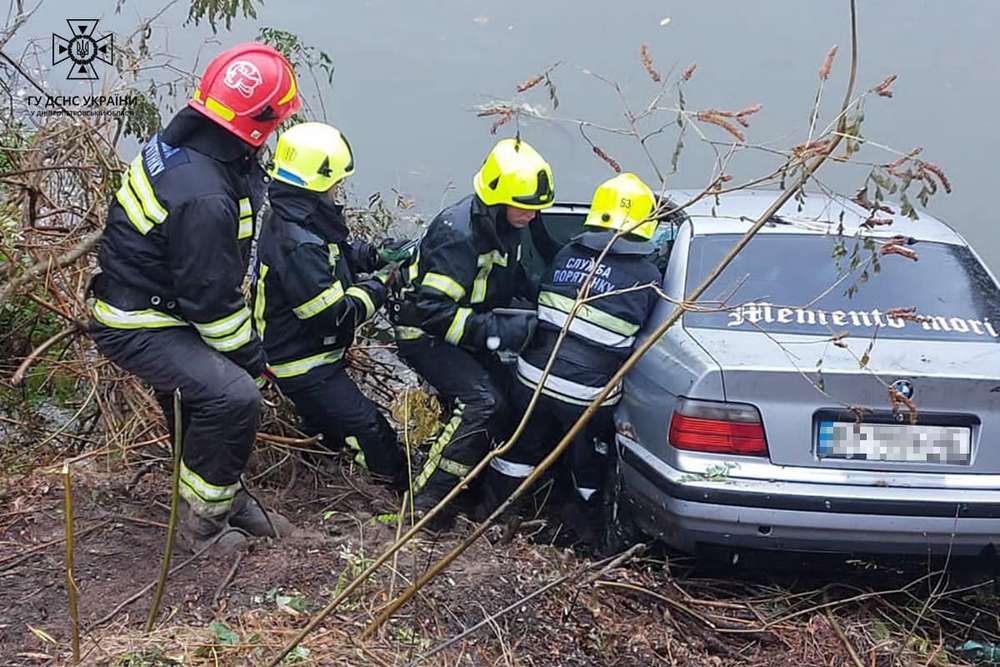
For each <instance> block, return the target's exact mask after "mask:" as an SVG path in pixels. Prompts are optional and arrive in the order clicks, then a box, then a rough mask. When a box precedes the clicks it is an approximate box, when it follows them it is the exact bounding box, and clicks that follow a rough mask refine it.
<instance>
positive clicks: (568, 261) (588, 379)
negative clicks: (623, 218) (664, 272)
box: [517, 232, 661, 405]
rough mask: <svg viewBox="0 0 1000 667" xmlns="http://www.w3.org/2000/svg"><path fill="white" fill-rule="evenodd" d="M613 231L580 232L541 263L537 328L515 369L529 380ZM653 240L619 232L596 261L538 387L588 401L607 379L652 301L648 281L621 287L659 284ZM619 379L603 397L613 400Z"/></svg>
mask: <svg viewBox="0 0 1000 667" xmlns="http://www.w3.org/2000/svg"><path fill="white" fill-rule="evenodd" d="M611 238H612V233H611V232H585V233H583V234H581V235H580V236H577V237H576V238H575V239H573V240H572V241H571V242H570V243H569V244H567V245H566V247H565V248H563V249H562V250H560V251H559V253H558V254H557V255H556V258H555V260H554V261H553V263H552V265H551V266H550V267H549V268H548V269H546V272H545V275H544V277H543V280H542V285H541V289H540V290H539V294H538V328H537V329H536V330H535V334H534V336H533V337H532V339H531V342H530V343H529V344H528V346H527V347H526V348H525V349H524V351H523V352H521V356H520V357H519V358H518V360H517V377H518V379H519V380H520V381H521V382H522V383H524V384H525V385H527V386H529V387H531V388H535V387H536V386H537V385H538V382H539V381H540V380H541V378H542V370H543V369H544V368H545V366H546V365H547V363H548V360H549V355H550V354H551V353H552V350H553V349H555V345H556V340H557V339H558V338H559V332H560V331H561V330H562V327H563V326H564V325H565V323H566V320H567V318H568V315H569V313H570V311H571V310H572V308H573V303H574V301H575V300H576V298H577V295H578V293H579V291H580V289H581V287H582V286H583V284H584V281H585V280H586V279H587V276H588V275H589V274H590V271H591V269H592V268H593V266H594V263H595V261H596V260H597V258H598V256H599V255H600V254H601V251H602V250H603V249H604V247H605V246H606V245H607V243H608V241H610V240H611ZM651 249H652V245H651V244H650V243H648V242H646V243H640V242H632V241H627V240H625V239H619V240H617V241H616V242H615V244H614V246H612V248H611V250H610V251H609V252H608V254H607V255H605V257H604V259H603V260H602V261H601V264H600V265H599V266H598V268H597V271H596V272H595V274H594V278H593V282H592V283H591V290H590V295H591V296H598V295H601V294H608V296H607V297H605V298H598V299H595V300H593V301H590V302H589V303H587V304H586V305H584V306H583V307H581V308H580V309H579V310H577V312H576V316H575V317H574V318H573V319H572V320H571V321H570V325H569V331H568V334H567V336H566V338H565V339H564V340H563V343H562V345H561V346H560V348H559V351H558V353H557V355H556V359H555V362H554V363H553V365H552V369H551V371H550V373H549V376H548V377H547V378H546V379H545V384H544V388H543V390H542V391H543V393H545V394H547V395H549V396H552V397H553V398H556V399H558V400H561V401H563V402H566V403H573V404H576V405H586V404H587V403H589V402H590V400H591V399H593V398H594V397H595V396H597V394H598V393H599V392H600V390H601V389H602V388H603V387H604V385H605V384H607V382H608V380H610V379H611V376H612V375H614V373H615V372H616V371H617V370H618V368H619V366H621V364H622V362H623V361H624V360H625V358H626V357H628V356H629V354H630V353H631V352H632V345H633V343H634V342H635V335H636V334H637V333H638V332H639V330H640V329H641V328H642V326H643V325H644V324H645V323H646V319H647V318H648V317H649V314H650V312H652V309H653V306H654V305H655V304H656V300H657V294H656V292H655V291H654V290H653V289H649V288H647V289H635V290H629V291H625V292H622V293H620V294H613V292H617V291H619V290H627V289H628V288H631V287H636V286H642V285H658V284H659V282H660V279H661V274H660V271H659V269H657V268H656V266H655V265H654V264H653V262H652V261H651V259H650V258H649V253H650V251H651ZM620 396H621V390H620V387H619V388H616V389H615V390H614V391H612V392H611V394H609V395H608V397H607V399H605V401H604V404H605V405H610V404H613V403H616V402H617V401H618V399H619V398H620Z"/></svg>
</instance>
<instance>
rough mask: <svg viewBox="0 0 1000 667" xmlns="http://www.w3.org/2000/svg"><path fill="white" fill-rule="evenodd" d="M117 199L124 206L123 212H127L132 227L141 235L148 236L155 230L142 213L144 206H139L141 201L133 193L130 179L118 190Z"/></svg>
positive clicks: (125, 180)
mask: <svg viewBox="0 0 1000 667" xmlns="http://www.w3.org/2000/svg"><path fill="white" fill-rule="evenodd" d="M115 198H116V199H117V200H118V203H119V204H121V205H122V210H123V211H125V215H126V216H128V219H129V222H131V223H132V226H133V227H135V228H136V229H138V230H139V233H140V234H142V235H143V236H145V235H146V234H148V233H149V231H150V230H151V229H152V228H153V223H152V222H151V221H150V220H148V219H147V218H146V216H145V214H144V213H143V212H142V205H141V204H139V200H138V199H136V197H135V194H134V193H133V192H132V187H131V186H130V185H129V179H128V178H126V179H124V182H123V183H122V186H121V187H120V188H118V192H116V193H115Z"/></svg>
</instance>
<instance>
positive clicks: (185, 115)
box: [160, 107, 257, 162]
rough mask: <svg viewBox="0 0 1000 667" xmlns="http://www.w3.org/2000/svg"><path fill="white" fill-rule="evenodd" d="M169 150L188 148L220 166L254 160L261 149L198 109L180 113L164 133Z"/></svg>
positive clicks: (185, 110)
mask: <svg viewBox="0 0 1000 667" xmlns="http://www.w3.org/2000/svg"><path fill="white" fill-rule="evenodd" d="M160 138H161V139H162V140H163V142H164V143H166V144H167V145H169V146H185V147H187V148H190V149H192V150H195V151H197V152H199V153H202V154H204V155H207V156H208V157H210V158H214V159H216V160H219V161H220V162H235V161H238V160H251V159H253V156H254V155H255V154H256V152H257V149H256V148H254V147H253V146H251V145H250V144H248V143H246V142H245V141H243V140H242V139H240V138H239V137H237V136H236V135H235V134H232V133H231V132H227V131H226V130H225V128H223V127H221V126H220V125H217V124H215V123H213V122H212V121H211V120H209V119H208V118H206V117H205V116H203V115H201V114H200V113H198V112H197V111H195V110H194V109H191V108H189V107H185V108H183V109H181V110H180V111H179V112H177V115H176V116H174V117H173V119H172V120H171V121H170V123H168V124H167V126H166V127H165V128H163V130H162V131H161V132H160Z"/></svg>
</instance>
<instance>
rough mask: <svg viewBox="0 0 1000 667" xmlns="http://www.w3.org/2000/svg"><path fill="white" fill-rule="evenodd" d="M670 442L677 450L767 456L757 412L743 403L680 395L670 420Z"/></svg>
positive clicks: (761, 425)
mask: <svg viewBox="0 0 1000 667" xmlns="http://www.w3.org/2000/svg"><path fill="white" fill-rule="evenodd" d="M669 438H670V444H671V446H673V447H675V448H677V449H686V450H690V451H695V452H714V453H719V454H740V455H744V456H767V438H766V437H765V436H764V425H763V424H762V423H761V419H760V412H758V411H757V408H755V407H754V406H752V405H747V404H745V403H716V402H714V401H697V400H694V399H690V398H681V399H680V400H678V402H677V406H676V407H675V408H674V414H673V417H671V419H670V436H669Z"/></svg>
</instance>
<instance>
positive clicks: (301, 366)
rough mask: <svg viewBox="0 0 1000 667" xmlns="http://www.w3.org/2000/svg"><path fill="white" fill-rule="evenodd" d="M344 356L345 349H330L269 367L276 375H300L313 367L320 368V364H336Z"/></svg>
mask: <svg viewBox="0 0 1000 667" xmlns="http://www.w3.org/2000/svg"><path fill="white" fill-rule="evenodd" d="M343 358H344V351H343V350H329V351H327V352H322V353H320V354H314V355H313V356H311V357H306V358H304V359H296V360H295V361H286V362H285V363H281V364H272V365H271V366H269V368H270V371H271V373H273V374H274V376H275V377H278V378H292V377H298V376H299V375H305V374H306V373H308V372H309V371H311V370H312V369H314V368H319V367H320V366H327V365H329V364H335V363H337V362H338V361H340V360H341V359H343Z"/></svg>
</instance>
